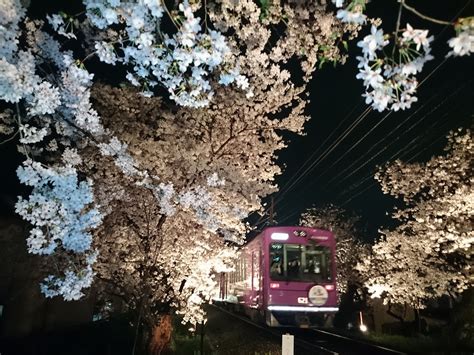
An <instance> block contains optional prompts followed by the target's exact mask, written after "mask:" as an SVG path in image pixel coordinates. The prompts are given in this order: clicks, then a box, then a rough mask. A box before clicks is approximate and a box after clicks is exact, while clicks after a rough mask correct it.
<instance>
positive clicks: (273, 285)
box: [270, 282, 280, 288]
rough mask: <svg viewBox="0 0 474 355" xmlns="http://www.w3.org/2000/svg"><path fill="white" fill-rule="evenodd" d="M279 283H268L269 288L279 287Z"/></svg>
mask: <svg viewBox="0 0 474 355" xmlns="http://www.w3.org/2000/svg"><path fill="white" fill-rule="evenodd" d="M279 287H280V284H279V283H278V282H271V283H270V288H279Z"/></svg>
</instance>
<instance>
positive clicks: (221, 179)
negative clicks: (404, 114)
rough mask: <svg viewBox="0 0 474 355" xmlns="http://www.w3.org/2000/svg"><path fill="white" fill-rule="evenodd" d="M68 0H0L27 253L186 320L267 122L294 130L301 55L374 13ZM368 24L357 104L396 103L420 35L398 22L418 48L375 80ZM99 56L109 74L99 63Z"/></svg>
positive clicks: (334, 50) (323, 53)
mask: <svg viewBox="0 0 474 355" xmlns="http://www.w3.org/2000/svg"><path fill="white" fill-rule="evenodd" d="M335 5H336V6H337V7H341V6H343V5H344V2H342V1H339V0H338V1H336V2H335ZM82 6H83V10H84V11H83V12H81V13H79V14H77V15H71V14H67V13H65V12H58V13H52V14H40V17H39V15H38V14H32V13H28V9H26V8H25V7H24V6H22V3H21V2H20V1H19V0H6V1H2V2H1V3H0V100H1V101H2V105H4V107H5V109H4V110H3V111H2V112H1V114H0V123H1V124H0V133H3V134H6V135H8V136H9V137H8V138H7V141H12V142H14V143H18V149H19V151H20V152H21V153H22V154H24V155H25V161H24V163H23V164H22V165H21V166H20V167H19V168H18V170H17V175H18V177H19V179H20V181H21V182H22V183H24V184H26V185H27V186H30V187H31V189H32V191H31V194H30V195H29V196H27V197H20V198H19V200H18V203H17V204H16V211H17V213H18V214H19V215H21V216H22V217H23V218H24V219H26V220H27V221H28V222H30V224H31V225H32V229H31V232H30V234H29V236H28V239H27V246H28V250H29V252H30V253H32V254H37V255H41V256H42V257H43V258H44V260H45V264H46V265H48V266H50V272H51V273H50V275H48V276H46V277H45V278H44V280H43V281H42V283H41V290H42V292H43V293H44V294H45V296H46V297H56V296H61V297H63V298H64V299H66V300H77V299H79V298H81V297H83V296H84V294H85V293H86V292H88V291H87V290H88V289H89V288H90V286H91V285H92V282H93V280H94V277H95V278H96V279H97V280H99V281H98V282H97V288H98V289H99V296H100V297H101V298H103V299H104V300H105V301H106V300H107V298H111V297H115V298H117V299H121V300H122V301H121V302H122V305H123V306H125V307H126V308H127V309H129V310H132V311H134V312H135V313H136V315H137V317H136V324H141V323H144V324H146V325H147V326H148V328H150V327H151V326H152V325H153V324H156V322H158V321H159V318H160V314H163V313H166V312H170V311H172V310H173V311H176V312H178V313H181V314H182V315H183V317H184V320H185V321H189V322H191V323H196V322H200V321H202V319H203V313H202V311H201V310H200V305H201V304H202V303H203V302H206V301H208V300H209V295H210V292H211V290H212V288H213V287H215V285H216V283H215V282H214V280H213V279H212V277H211V276H210V274H212V272H213V271H222V270H226V269H228V268H229V265H230V264H231V260H232V257H233V255H234V249H233V247H230V246H229V245H228V244H227V242H229V241H231V242H233V243H236V242H237V243H239V242H242V241H243V238H244V236H245V232H246V231H247V230H248V229H249V226H248V225H246V224H245V223H244V222H243V220H244V219H245V218H246V217H247V216H248V215H249V214H250V213H252V212H255V211H259V210H260V209H261V199H262V198H263V197H265V196H266V195H268V194H270V193H272V192H274V191H275V190H276V189H277V187H276V186H275V184H274V177H275V175H277V174H279V173H280V172H281V171H280V168H279V167H278V166H277V165H276V164H275V158H276V155H275V154H276V152H277V151H278V150H280V149H283V148H284V147H285V146H286V144H287V142H285V141H284V140H283V138H282V132H293V133H296V134H302V133H303V124H304V123H305V121H307V120H308V116H307V114H306V113H305V106H306V104H307V97H306V95H307V92H306V89H307V83H308V81H309V79H310V78H311V75H312V73H313V71H314V70H315V68H316V67H317V66H318V65H319V66H321V64H323V63H324V62H328V61H333V62H341V63H343V62H344V61H345V59H346V56H345V55H344V54H343V48H344V46H345V44H346V41H347V40H351V39H353V38H355V36H356V35H357V33H358V31H359V30H360V28H361V24H364V23H365V22H366V21H370V22H371V23H372V24H373V25H374V26H376V25H377V24H378V21H377V20H369V19H367V18H366V16H365V15H364V14H363V13H362V11H363V10H364V9H365V1H361V0H353V1H351V2H350V3H349V4H346V6H345V7H344V9H341V10H339V11H338V12H337V14H335V13H334V8H333V6H332V5H331V4H319V3H316V2H308V3H306V2H301V1H293V0H289V1H286V2H283V3H270V2H260V3H259V4H258V3H256V2H253V1H250V0H243V1H238V2H235V1H228V0H216V1H213V2H209V3H208V2H206V1H204V2H201V1H192V2H189V1H187V0H184V1H178V2H176V4H175V6H174V7H171V6H170V4H169V3H167V2H165V1H150V0H137V1H132V2H121V1H118V0H99V1H92V0H83V2H82ZM458 23H459V24H460V25H459V26H461V27H459V33H458V36H457V37H456V38H455V39H453V40H452V41H450V43H449V44H450V46H451V47H452V48H453V54H454V55H464V54H469V53H471V52H472V47H469V45H470V46H472V31H471V30H472V22H470V21H469V20H463V21H459V22H458ZM378 31H379V30H378V29H373V30H372V34H371V35H370V36H372V37H368V38H367V37H366V39H364V40H363V41H362V42H361V45H360V46H361V47H362V48H363V53H364V55H363V58H362V59H361V61H360V62H361V65H362V67H364V68H365V70H366V71H365V72H364V73H363V74H361V75H362V76H361V77H360V78H361V79H363V80H364V82H365V84H366V85H367V86H368V87H369V86H370V87H372V88H373V89H374V90H373V91H372V92H370V93H367V97H368V102H369V103H372V102H373V103H374V105H377V107H378V108H385V107H388V104H389V103H390V104H391V106H390V107H391V109H397V108H408V107H409V103H410V102H413V101H414V99H413V97H412V94H413V90H414V88H415V87H416V84H415V83H414V81H413V80H412V79H411V77H409V76H410V75H411V74H415V73H416V72H418V71H419V70H421V66H422V64H423V62H424V61H426V60H428V59H429V46H428V45H429V38H428V37H427V34H426V33H425V32H424V31H420V30H414V29H410V28H408V25H407V29H406V30H405V31H404V32H403V35H402V37H400V38H402V39H400V41H399V42H397V40H396V41H395V43H396V45H400V46H402V47H403V48H405V49H404V50H407V51H408V50H409V49H410V48H411V49H413V48H415V49H416V51H418V54H417V56H415V57H416V58H418V59H416V58H414V57H413V58H410V59H409V60H408V59H404V61H403V65H404V68H405V70H402V69H400V67H399V66H400V65H401V64H400V63H398V66H397V65H395V64H393V65H392V67H390V68H388V69H387V68H385V67H384V70H385V71H386V72H387V73H385V72H384V74H383V76H384V78H383V80H382V81H381V80H380V77H379V76H377V75H379V73H376V74H377V75H375V74H374V73H373V72H370V71H368V69H367V68H366V66H367V67H370V68H372V67H373V66H372V64H374V63H376V64H377V65H376V66H379V65H381V64H380V63H381V61H379V60H377V59H376V51H381V50H382V49H383V47H384V46H385V41H386V39H385V37H384V36H383V34H381V33H380V32H378ZM397 31H398V29H397ZM397 38H398V37H397ZM469 43H471V44H469ZM420 58H421V59H420ZM416 60H418V62H416V63H414V62H415V61H416ZM98 61H100V62H101V63H102V65H109V66H115V69H116V72H114V73H115V74H116V76H117V77H115V78H113V80H112V79H111V78H110V77H107V76H101V71H100V68H101V67H100V66H99V65H98V64H99V63H98ZM290 61H292V63H293V62H296V63H298V64H299V70H292V71H291V72H290V71H289V69H288V68H289V65H288V63H289V62H290ZM372 62H374V63H372ZM385 65H387V64H386V63H385ZM97 68H99V70H97ZM407 68H408V69H407ZM377 70H379V68H375V69H374V70H373V71H375V72H376V71H377ZM122 74H123V75H122ZM122 76H123V77H122ZM395 78H401V79H400V80H401V81H399V79H395ZM397 80H398V81H397ZM118 82H121V84H119V85H118V84H117V83H118ZM380 83H384V84H383V85H384V89H383V90H382V89H381V88H380V87H379V85H378V84H380ZM386 83H388V84H386ZM394 88H397V89H396V90H395V89H394ZM399 88H401V89H400V90H402V91H403V93H405V96H403V95H402V96H400V95H398V94H400V93H399V92H398V91H397V90H399ZM387 90H388V91H390V90H392V91H393V90H395V91H396V93H393V92H390V93H389V94H390V99H387V95H388V93H387V92H386V91H387ZM381 92H383V93H382V94H383V95H382V94H381ZM392 94H393V95H392ZM394 95H398V96H397V97H399V96H400V97H401V98H402V99H397V100H398V101H397V100H395V99H394ZM379 96H381V97H380V98H379ZM390 100H391V101H390ZM385 101H387V103H386V104H385V103H384V102H385ZM2 107H3V106H2Z"/></svg>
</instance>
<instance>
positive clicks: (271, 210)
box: [270, 196, 274, 225]
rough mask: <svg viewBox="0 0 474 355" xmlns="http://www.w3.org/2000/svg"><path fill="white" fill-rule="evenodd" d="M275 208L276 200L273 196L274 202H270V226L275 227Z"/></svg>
mask: <svg viewBox="0 0 474 355" xmlns="http://www.w3.org/2000/svg"><path fill="white" fill-rule="evenodd" d="M273 208H274V200H273V196H272V201H271V202H270V225H273V223H274V222H273Z"/></svg>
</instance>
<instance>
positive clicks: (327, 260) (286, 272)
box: [270, 243, 332, 282]
mask: <svg viewBox="0 0 474 355" xmlns="http://www.w3.org/2000/svg"><path fill="white" fill-rule="evenodd" d="M270 277H271V279H272V280H275V281H278V280H285V281H306V282H330V281H331V280H332V275H331V250H330V249H329V248H328V247H325V246H322V245H301V244H289V243H272V244H270Z"/></svg>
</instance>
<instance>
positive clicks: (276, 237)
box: [271, 233, 289, 240]
mask: <svg viewBox="0 0 474 355" xmlns="http://www.w3.org/2000/svg"><path fill="white" fill-rule="evenodd" d="M271 238H272V240H288V238H289V235H288V233H272V237H271Z"/></svg>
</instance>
